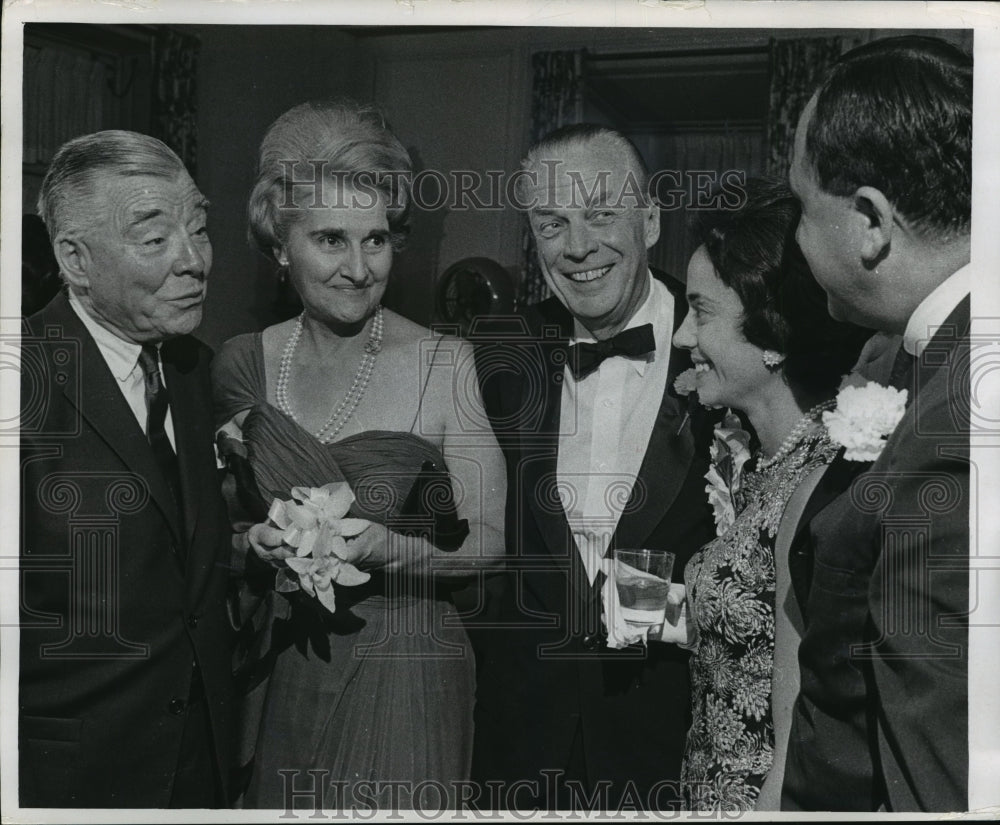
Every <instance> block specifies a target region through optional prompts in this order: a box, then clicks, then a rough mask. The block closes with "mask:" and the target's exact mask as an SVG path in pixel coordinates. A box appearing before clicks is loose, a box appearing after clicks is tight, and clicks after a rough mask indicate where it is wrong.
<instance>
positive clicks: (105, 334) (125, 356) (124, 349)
mask: <svg viewBox="0 0 1000 825" xmlns="http://www.w3.org/2000/svg"><path fill="white" fill-rule="evenodd" d="M69 305H70V306H71V307H73V311H74V312H75V313H76V314H77V315H78V316H79V318H80V320H81V321H83V325H84V326H85V327H86V328H87V332H89V333H90V335H91V337H92V338H93V339H94V343H96V344H97V348H98V349H99V350H100V351H101V355H103V356H104V360H105V361H107V363H108V367H109V368H110V370H111V372H112V374H113V375H114V376H115V378H117V379H118V381H119V383H124V382H125V380H126V379H127V378H128V377H129V376H130V375H131V374H132V371H133V370H134V369H135V367H136V364H138V363H139V353H140V352H142V346H141V345H140V344H136V343H134V342H132V341H126V340H125V339H124V338H119V337H118V336H117V335H115V334H114V333H113V332H112V331H111V330H109V329H107V328H106V327H102V326H101V325H100V324H99V323H97V321H95V320H94V318H93V317H92V316H91V315H90V313H88V312H87V310H86V309H85V308H84V306H83V304H81V303H80V299H79V298H77V297H76V295H75V294H74V293H73V292H70V293H69Z"/></svg>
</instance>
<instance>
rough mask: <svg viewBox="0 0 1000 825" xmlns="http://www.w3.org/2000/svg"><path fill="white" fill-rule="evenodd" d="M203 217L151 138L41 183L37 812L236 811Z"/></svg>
mask: <svg viewBox="0 0 1000 825" xmlns="http://www.w3.org/2000/svg"><path fill="white" fill-rule="evenodd" d="M207 205H208V204H207V201H206V200H205V198H204V196H203V195H202V194H201V193H200V192H199V191H198V188H197V187H196V186H195V184H194V181H192V180H191V177H190V176H189V175H188V173H187V171H186V170H185V168H184V165H183V164H182V163H181V161H180V160H179V159H178V158H177V156H176V155H175V154H174V153H173V152H172V151H170V149H168V148H167V147H166V146H165V145H164V144H163V143H161V142H160V141H158V140H155V139H154V138H151V137H148V136H146V135H141V134H137V133H135V132H124V131H107V132H98V133H96V134H92V135H86V136H83V137H80V138H76V139H74V140H71V141H70V142H68V143H66V144H65V145H63V146H62V147H61V148H60V149H59V150H58V151H57V152H56V155H55V157H54V158H53V160H52V164H51V166H50V168H49V171H48V173H47V175H46V177H45V180H44V182H43V184H42V190H41V195H40V197H39V211H40V212H41V214H42V217H43V218H44V221H45V224H46V227H47V229H48V232H49V236H50V238H51V239H52V243H53V248H54V251H55V255H56V259H57V260H58V262H59V269H60V273H61V277H62V278H63V280H64V282H65V287H66V291H65V292H64V293H62V294H60V295H59V296H57V297H56V298H55V299H54V300H53V301H52V302H51V303H50V304H49V305H48V306H47V307H46V308H45V309H43V310H42V311H40V312H39V313H37V314H36V315H34V316H32V317H31V318H30V319H28V321H27V323H26V328H25V331H24V334H23V336H22V353H23V357H22V385H21V468H22V469H21V511H20V512H21V610H20V615H21V644H20V650H21V654H20V702H19V705H20V715H19V720H18V727H19V777H20V804H21V806H22V807H49V806H52V807H81V808H82V807H101V808H105V807H107V808H119V807H127V808H146V807H164V808H165V807H190V808H194V807H198V808H203V807H216V806H219V805H222V804H224V803H225V774H226V770H227V767H228V743H229V740H230V722H229V716H230V707H229V706H230V692H231V687H230V673H229V667H230V647H229V625H228V622H227V618H226V611H225V607H224V605H225V602H224V594H225V588H226V583H227V576H228V571H227V566H228V562H229V554H230V530H229V524H228V520H227V517H226V512H225V507H224V504H223V502H222V498H221V495H220V491H219V486H218V483H217V473H216V464H215V457H214V452H213V447H212V417H211V402H210V398H211V396H210V392H209V384H208V380H209V379H208V360H209V356H210V354H209V351H208V349H207V348H206V347H205V346H204V345H203V344H201V343H199V342H198V341H196V340H195V339H194V338H192V337H191V336H190V334H189V333H191V332H192V331H193V330H194V329H195V327H197V326H198V324H199V323H200V321H201V315H202V306H203V304H204V300H205V292H206V284H207V278H208V273H209V269H210V268H211V264H212V246H211V243H210V242H209V239H208V232H207V228H206V219H207V212H206V210H207Z"/></svg>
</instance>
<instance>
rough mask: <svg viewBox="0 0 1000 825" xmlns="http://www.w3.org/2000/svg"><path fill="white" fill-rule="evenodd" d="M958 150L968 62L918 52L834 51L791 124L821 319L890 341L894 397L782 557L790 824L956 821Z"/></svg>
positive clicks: (960, 512)
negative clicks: (793, 607) (795, 657)
mask: <svg viewBox="0 0 1000 825" xmlns="http://www.w3.org/2000/svg"><path fill="white" fill-rule="evenodd" d="M971 139H972V64H971V60H970V59H969V58H968V57H967V56H966V55H965V54H963V53H962V52H961V51H959V50H958V49H956V48H953V47H951V46H949V45H947V44H945V43H944V42H942V41H940V40H935V39H932V38H927V37H903V38H893V39H889V40H883V41H877V42H874V43H871V44H868V45H866V46H864V47H861V48H859V49H856V50H855V51H853V52H850V53H849V54H847V55H845V56H844V57H843V58H842V59H841V61H840V62H839V63H838V64H837V65H836V66H835V67H834V68H833V69H832V70H831V71H830V73H829V74H828V76H827V77H826V79H825V80H824V82H823V84H822V85H821V86H820V89H819V90H818V91H817V92H816V94H815V95H814V96H813V98H812V99H811V100H810V102H809V104H808V106H807V107H806V109H805V111H804V112H803V114H802V117H801V120H800V121H799V125H798V131H797V134H796V139H795V147H794V157H793V162H792V168H791V173H790V182H791V185H792V188H793V190H794V191H795V193H796V195H797V196H798V198H799V199H800V200H801V202H802V219H801V224H800V226H799V229H798V236H797V237H798V241H799V244H800V246H801V247H802V251H803V252H804V253H805V256H806V258H807V259H808V261H809V264H810V266H811V268H812V270H813V272H814V274H815V276H816V278H817V280H818V281H819V282H820V283H821V284H822V286H823V287H824V289H825V290H826V291H827V294H828V296H829V308H830V312H831V314H833V315H834V317H836V318H841V319H844V320H850V321H854V322H856V323H858V324H862V325H865V326H868V327H871V328H872V329H875V330H880V331H882V332H884V333H893V334H896V335H901V336H902V347H901V348H900V350H899V352H898V355H897V356H896V359H895V366H894V367H893V369H892V375H891V378H890V380H891V383H892V384H893V385H894V386H895V387H896V388H898V389H906V390H907V393H908V400H907V405H906V410H905V413H903V415H902V418H901V420H899V422H898V425H897V426H896V427H895V429H894V431H893V432H892V433H891V435H890V436H889V438H888V443H887V444H886V445H885V447H884V449H883V450H882V452H881V455H879V457H878V458H877V460H875V462H874V463H873V464H872V465H871V466H870V467H869V468H867V469H866V470H865V471H864V472H861V473H860V474H859V473H858V472H857V470H858V469H859V465H857V463H856V462H851V461H849V460H848V458H847V457H846V456H845V455H841V456H840V457H838V458H837V459H836V460H835V461H834V463H833V464H832V465H831V466H830V468H829V469H828V471H827V474H826V476H824V478H823V480H821V482H820V484H819V487H818V488H817V490H816V491H815V492H814V494H813V496H812V499H811V500H810V501H809V503H808V504H807V506H806V512H805V515H804V517H803V519H802V520H801V522H800V526H799V531H798V536H797V538H796V540H795V541H794V543H793V545H792V550H791V555H790V557H789V565H790V570H791V574H792V582H793V586H794V588H795V592H796V595H797V597H798V601H799V604H800V606H801V608H802V612H803V616H804V620H805V625H806V627H805V633H804V636H803V639H802V643H801V646H800V649H799V663H800V669H801V679H802V682H801V691H800V695H799V697H798V700H797V702H796V705H795V709H794V718H793V723H792V731H791V736H790V743H789V752H788V757H787V765H786V772H785V779H784V793H783V807H784V808H786V809H795V810H803V809H805V810H827V809H834V810H844V809H846V810H852V809H853V810H874V809H878V808H880V807H881V808H884V809H887V810H890V811H953V810H959V811H963V810H965V809H966V807H967V774H968V749H967V730H968V725H967V722H968V719H967V717H968V701H967V675H968V647H967V640H968V618H967V615H966V614H967V612H968V609H969V593H968V576H969V567H968V563H969V524H968V519H969V463H968V461H969V410H968V400H967V399H968V392H969V387H968V380H969V376H968V358H969V338H968V334H969V290H970V284H971V279H972V277H973V276H972V270H971V268H970V266H969V249H970V241H969V223H970V202H971V189H972V187H971V183H972V154H971ZM852 464H853V465H854V466H853V467H852V466H851V465H852ZM852 477H853V481H850V479H851V478H852ZM848 482H849V483H848Z"/></svg>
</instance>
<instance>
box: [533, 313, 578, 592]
mask: <svg viewBox="0 0 1000 825" xmlns="http://www.w3.org/2000/svg"><path fill="white" fill-rule="evenodd" d="M538 310H539V312H540V314H541V316H542V319H543V324H544V325H546V326H547V327H548V328H549V330H552V331H556V330H557V331H558V334H557V335H552V336H549V335H547V334H546V333H545V332H544V331H543V334H542V335H541V336H540V337H539V338H538V339H537V340H538V342H539V343H538V352H539V355H540V358H541V364H540V371H539V374H540V377H541V387H542V392H543V395H542V404H543V408H542V411H541V413H540V415H539V416H538V418H537V419H536V420H537V422H538V424H537V428H535V427H527V428H522V429H521V431H520V432H521V445H520V450H519V454H520V456H521V466H522V468H523V472H522V475H521V483H522V484H523V485H524V487H523V489H524V491H525V492H524V495H523V496H522V500H523V499H524V498H525V497H526V498H527V500H528V507H529V508H530V509H531V511H532V514H533V516H534V520H535V523H536V525H537V526H538V530H539V532H540V533H541V535H542V539H543V541H544V544H545V547H544V548H543V551H544V552H546V553H548V554H550V555H551V556H552V557H553V558H554V559H555V560H556V562H557V563H558V564H560V565H562V564H567V563H568V565H569V568H568V575H569V586H570V591H571V593H572V594H573V596H574V598H575V599H576V600H577V601H580V600H584V601H586V600H589V599H590V597H591V596H590V582H589V580H588V578H587V571H586V570H585V568H584V566H583V560H582V559H581V558H580V552H579V550H578V549H577V546H576V541H575V539H574V538H573V531H572V530H571V529H570V526H569V521H568V520H567V518H566V511H565V510H564V509H563V505H562V501H561V500H560V497H559V491H558V487H557V470H558V459H559V428H560V420H561V416H562V387H563V380H564V378H565V365H566V360H567V357H568V349H569V340H568V339H569V335H570V331H571V330H572V326H573V320H572V317H571V316H570V314H569V312H567V311H566V310H565V308H564V307H563V306H562V304H559V303H558V302H557V301H555V300H554V299H553V300H550V301H547V302H545V303H543V304H541V305H540V306H539V307H538ZM538 391H539V388H538V386H537V385H533V384H532V382H530V381H526V382H524V383H523V385H522V396H521V409H522V410H531V409H536V408H537V404H538V395H537V393H538Z"/></svg>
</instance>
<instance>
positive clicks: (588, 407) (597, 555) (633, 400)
mask: <svg viewBox="0 0 1000 825" xmlns="http://www.w3.org/2000/svg"><path fill="white" fill-rule="evenodd" d="M648 277H649V281H650V290H649V295H648V296H647V298H646V300H645V302H644V303H643V304H642V306H640V307H639V309H638V310H637V311H636V313H635V315H633V316H632V318H631V320H630V321H629V322H628V323H627V324H626V325H625V327H624V328H625V329H632V328H633V327H638V326H642V325H643V324H652V325H653V334H654V336H655V339H656V352H654V353H651V354H650V355H649V356H648V357H647V358H645V359H642V358H638V359H633V358H624V357H613V358H607V359H605V360H604V361H602V362H601V364H600V366H598V368H597V369H596V370H594V372H592V373H590V374H589V375H587V376H586V377H585V378H583V379H581V380H579V381H577V380H576V379H575V378H574V377H573V374H572V372H571V371H570V369H569V367H568V366H567V367H566V368H565V374H564V377H563V387H562V406H561V409H560V416H559V455H558V459H557V462H556V480H557V484H558V490H559V497H560V500H561V502H562V505H563V509H564V510H565V511H566V518H567V519H568V521H569V525H570V529H571V530H572V531H573V537H574V539H575V540H576V546H577V549H578V550H579V552H580V556H581V558H582V559H583V564H584V567H585V568H586V571H587V576H588V577H589V578H590V581H591V583H593V581H594V579H595V577H596V576H597V571H598V570H600V568H601V559H602V558H604V554H605V553H606V552H607V549H608V545H609V544H610V542H611V536H612V535H613V534H614V532H615V528H616V527H617V525H618V519H619V518H620V517H621V514H622V510H624V508H625V505H626V504H627V503H628V500H629V496H630V495H631V493H632V487H633V486H634V484H635V480H636V477H637V475H638V473H639V469H640V467H641V466H642V460H643V458H644V457H645V455H646V447H647V445H648V444H649V436H650V434H651V433H652V431H653V423H654V422H655V421H656V416H657V413H658V412H659V410H660V403H661V402H662V400H663V392H664V389H665V388H666V383H667V370H668V368H669V366H670V365H669V361H670V339H671V336H672V335H673V326H674V296H673V295H671V294H670V290H668V289H667V288H666V287H665V286H664V285H663V284H662V283H660V282H659V281H657V280H656V279H655V278H653V276H652V275H651V274H650V275H649V276H648ZM594 340H595V339H594V337H593V336H592V335H591V334H590V333H589V332H588V331H587V330H586V328H584V327H583V326H582V325H581V324H580V323H579V322H574V337H573V340H572V341H571V342H570V343H581V342H593V341H594Z"/></svg>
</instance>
